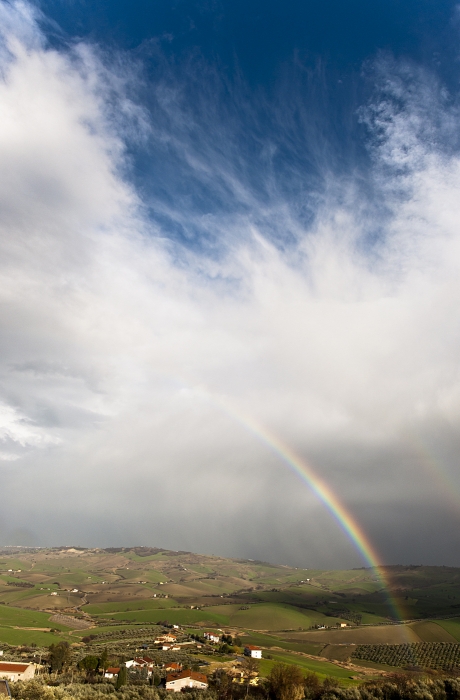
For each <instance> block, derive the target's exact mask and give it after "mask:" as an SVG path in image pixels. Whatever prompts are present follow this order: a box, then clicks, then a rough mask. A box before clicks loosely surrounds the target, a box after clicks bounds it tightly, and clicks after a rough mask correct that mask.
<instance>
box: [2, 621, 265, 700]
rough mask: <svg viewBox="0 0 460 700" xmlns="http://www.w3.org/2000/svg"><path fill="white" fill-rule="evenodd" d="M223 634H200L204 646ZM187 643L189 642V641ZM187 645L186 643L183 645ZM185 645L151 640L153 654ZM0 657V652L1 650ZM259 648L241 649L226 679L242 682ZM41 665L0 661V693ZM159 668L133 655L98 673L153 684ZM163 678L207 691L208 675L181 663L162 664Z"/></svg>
mask: <svg viewBox="0 0 460 700" xmlns="http://www.w3.org/2000/svg"><path fill="white" fill-rule="evenodd" d="M173 628H175V629H176V630H178V629H179V626H178V625H174V626H173ZM225 638H226V637H225V635H219V634H218V633H217V632H215V631H206V632H204V633H203V644H211V645H218V644H220V643H221V642H222V641H223V640H225ZM189 643H190V642H189ZM191 643H192V644H194V645H195V646H196V647H197V648H198V649H200V648H202V646H203V645H202V644H199V643H197V641H196V640H195V641H194V642H191ZM185 644H187V642H186V643H185ZM185 644H184V642H178V641H177V636H176V635H175V634H173V633H171V632H166V633H165V634H162V635H160V636H158V637H157V638H156V639H155V641H154V648H155V651H159V650H161V651H165V652H174V651H181V650H182V651H183V649H184V645H185ZM0 655H3V652H2V651H0ZM261 658H262V649H261V648H260V647H257V646H253V645H246V646H245V647H244V657H241V658H239V659H237V660H236V662H235V664H234V666H233V668H232V669H229V676H231V677H232V681H233V682H234V683H243V682H245V678H246V676H247V673H245V671H244V670H243V669H242V664H241V662H242V661H243V662H244V660H245V659H261ZM44 668H45V667H44V666H42V665H40V664H36V663H26V662H18V661H6V660H5V661H0V683H1V684H2V688H0V694H2V692H1V691H2V689H3V690H4V692H5V694H6V695H9V694H10V693H9V686H8V683H15V682H17V681H27V680H31V679H32V678H33V677H34V676H35V674H36V673H41V672H43V670H44ZM158 670H159V665H158V660H156V661H155V659H153V658H151V657H150V656H148V655H144V654H143V655H141V656H136V657H134V658H132V659H128V660H127V661H124V662H123V663H122V664H119V665H113V666H112V665H108V666H107V667H103V668H101V669H98V673H99V674H100V675H101V676H102V677H103V678H104V679H107V680H112V679H113V680H115V681H116V679H117V678H118V677H119V675H120V673H122V672H126V671H128V672H142V673H143V675H144V677H145V679H146V680H150V682H151V683H152V681H153V679H154V676H156V674H157V673H158ZM161 671H162V678H161V681H160V685H161V687H163V688H165V689H166V690H170V691H172V692H180V691H181V690H183V689H184V688H195V689H199V690H206V689H207V688H208V685H209V683H208V676H207V675H206V674H204V673H202V672H200V671H198V670H192V669H190V668H186V667H184V664H183V663H182V662H180V661H166V662H164V663H162V664H161ZM258 680H259V678H258V675H257V672H254V671H252V672H250V679H249V683H250V684H251V685H257V683H258Z"/></svg>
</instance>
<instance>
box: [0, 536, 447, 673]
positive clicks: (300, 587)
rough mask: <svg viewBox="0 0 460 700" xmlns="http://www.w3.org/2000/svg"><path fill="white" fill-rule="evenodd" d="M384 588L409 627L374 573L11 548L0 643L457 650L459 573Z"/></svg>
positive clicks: (403, 574)
mask: <svg viewBox="0 0 460 700" xmlns="http://www.w3.org/2000/svg"><path fill="white" fill-rule="evenodd" d="M385 577H386V579H387V580H388V581H389V589H390V594H391V597H392V598H393V600H395V601H396V604H397V607H398V608H399V609H400V610H402V611H403V616H404V618H405V620H406V624H394V622H395V620H394V607H393V606H392V605H390V604H389V602H388V595H389V593H388V591H386V590H383V589H382V584H381V583H380V582H379V579H378V577H377V576H376V574H375V572H374V571H373V570H370V569H364V568H363V569H354V570H348V571H333V570H332V571H319V570H309V569H295V568H290V567H287V566H278V565H275V564H270V563H266V562H259V561H251V560H243V559H225V558H222V557H218V556H208V555H199V554H193V553H191V552H174V551H170V550H164V549H160V548H147V547H133V548H110V549H83V548H68V547H66V548H64V547H63V548H54V549H26V548H4V549H3V550H2V551H1V552H0V642H3V643H7V644H26V643H27V644H31V643H35V644H37V645H39V646H48V645H49V644H51V643H52V642H53V641H59V640H60V639H66V640H68V641H70V642H72V643H74V644H75V643H80V641H81V639H82V638H85V637H88V635H90V634H91V635H93V640H94V639H98V638H100V639H101V640H102V639H107V638H108V637H107V635H109V638H110V639H111V640H112V641H113V640H115V639H116V638H117V635H118V636H119V637H120V636H122V635H124V638H125V639H127V637H126V634H127V633H128V632H129V635H131V637H133V638H137V637H139V635H140V636H141V637H142V635H144V636H145V635H146V634H147V631H148V629H149V628H151V627H152V629H153V626H156V625H158V624H161V623H168V624H177V625H180V626H181V627H182V628H184V629H188V630H189V632H190V631H199V630H203V629H206V628H207V629H210V628H219V629H222V630H225V631H226V632H227V633H231V634H233V635H238V636H240V637H241V639H242V640H243V641H244V642H249V641H252V642H253V643H256V644H260V645H261V646H263V647H264V648H265V649H266V650H267V653H268V651H269V652H270V655H272V656H273V655H276V654H279V653H281V652H283V653H284V654H295V653H297V654H304V655H305V654H309V655H313V656H317V657H324V658H328V659H336V660H337V659H341V660H342V661H343V660H346V659H348V658H350V657H351V656H352V655H355V657H356V658H357V657H359V656H360V653H358V654H357V655H356V653H355V652H356V649H357V646H358V645H382V644H383V645H385V644H393V645H398V644H407V643H411V644H417V643H422V642H426V643H438V644H439V643H441V644H442V643H450V644H457V643H458V642H459V641H460V569H455V568H448V567H424V566H407V567H404V566H393V567H387V568H386V569H385ZM456 615H459V617H458V618H457V617H456ZM338 624H346V627H345V628H338ZM319 628H321V629H319ZM141 631H142V634H141ZM366 653H367V656H366V655H363V654H364V652H362V653H361V658H363V659H365V658H367V659H370V661H372V659H373V658H374V656H375V654H374V656H373V655H372V653H370V652H366ZM393 656H394V658H397V655H393ZM375 658H376V657H375ZM385 658H386V657H385ZM398 658H399V657H398ZM455 658H456V657H455Z"/></svg>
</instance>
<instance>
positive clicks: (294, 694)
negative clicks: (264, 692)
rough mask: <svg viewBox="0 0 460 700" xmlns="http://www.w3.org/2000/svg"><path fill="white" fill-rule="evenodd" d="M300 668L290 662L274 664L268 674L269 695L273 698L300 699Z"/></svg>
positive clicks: (278, 699)
mask: <svg viewBox="0 0 460 700" xmlns="http://www.w3.org/2000/svg"><path fill="white" fill-rule="evenodd" d="M304 680H305V679H304V676H303V673H302V670H301V669H300V668H299V667H298V666H295V665H293V664H292V665H291V664H281V663H278V664H275V665H274V666H273V668H272V670H271V671H270V673H269V675H268V683H269V689H270V695H271V696H272V698H274V700H301V699H302V698H303V696H304Z"/></svg>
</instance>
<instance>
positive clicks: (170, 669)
mask: <svg viewBox="0 0 460 700" xmlns="http://www.w3.org/2000/svg"><path fill="white" fill-rule="evenodd" d="M164 669H165V671H166V672H167V673H179V671H182V664H179V663H177V661H171V662H170V663H166V664H165V665H164Z"/></svg>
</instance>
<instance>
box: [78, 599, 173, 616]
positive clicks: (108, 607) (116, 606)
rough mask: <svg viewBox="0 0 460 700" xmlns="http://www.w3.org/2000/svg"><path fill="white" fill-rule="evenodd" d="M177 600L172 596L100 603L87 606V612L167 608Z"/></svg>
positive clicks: (108, 612) (103, 613)
mask: <svg viewBox="0 0 460 700" xmlns="http://www.w3.org/2000/svg"><path fill="white" fill-rule="evenodd" d="M176 606H177V602H176V601H175V600H173V599H172V598H153V600H152V599H151V598H149V599H147V600H136V601H132V602H128V601H126V602H124V603H98V604H89V605H86V606H85V612H87V613H89V614H90V615H107V614H110V613H118V612H129V611H132V610H158V609H163V610H166V609H168V608H174V607H176Z"/></svg>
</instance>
